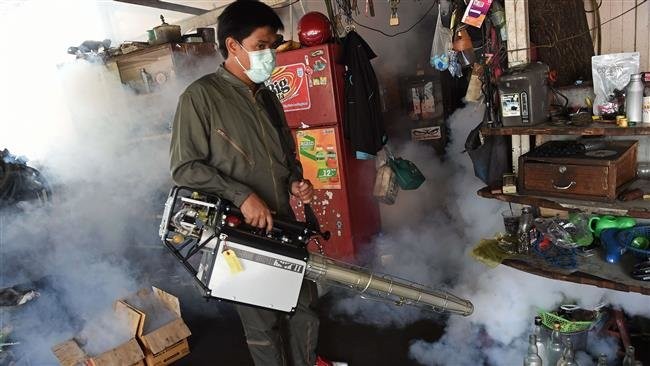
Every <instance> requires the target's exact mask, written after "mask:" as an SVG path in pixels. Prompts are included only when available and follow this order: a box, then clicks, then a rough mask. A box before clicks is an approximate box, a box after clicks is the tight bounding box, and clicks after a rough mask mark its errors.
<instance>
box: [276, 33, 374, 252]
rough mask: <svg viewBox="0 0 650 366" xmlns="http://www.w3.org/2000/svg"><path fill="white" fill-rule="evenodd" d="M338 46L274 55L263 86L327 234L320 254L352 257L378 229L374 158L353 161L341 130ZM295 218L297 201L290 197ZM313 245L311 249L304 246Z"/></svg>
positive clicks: (300, 215) (298, 213)
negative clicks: (281, 117) (280, 114)
mask: <svg viewBox="0 0 650 366" xmlns="http://www.w3.org/2000/svg"><path fill="white" fill-rule="evenodd" d="M340 55H341V50H340V46H338V45H335V44H323V45H319V46H313V47H308V48H301V49H298V50H293V51H287V52H283V53H279V54H278V55H277V67H276V69H275V70H274V71H273V75H272V76H271V80H270V81H269V82H268V84H267V85H268V86H269V88H270V89H271V90H273V91H274V92H275V93H276V95H277V96H278V98H279V99H280V101H281V102H282V106H283V107H284V111H285V114H286V117H287V122H288V124H289V127H290V128H291V129H292V130H293V133H294V137H295V139H296V151H297V153H298V154H299V157H300V162H301V163H302V166H303V173H304V177H305V179H309V180H310V181H311V182H312V183H313V185H314V189H315V199H314V200H313V201H312V203H311V205H312V207H313V208H314V211H315V213H316V215H317V217H318V220H319V223H320V225H321V230H322V231H326V230H328V231H330V232H331V234H332V236H331V238H330V240H329V241H327V242H325V243H323V244H324V250H325V254H326V255H327V256H330V257H332V258H336V259H347V260H354V259H355V258H356V257H357V255H358V254H360V251H361V250H362V249H363V247H364V245H365V244H367V243H368V242H369V241H370V240H371V239H372V237H373V236H374V235H375V234H377V233H378V232H379V230H380V217H379V206H378V204H377V201H376V200H375V199H374V197H373V196H372V190H373V185H374V180H375V161H374V160H357V159H356V158H355V156H354V154H355V152H354V151H351V149H350V146H349V142H348V141H347V140H346V139H345V137H344V135H343V116H344V108H345V99H344V79H343V77H344V68H345V67H344V66H343V65H342V64H340V63H339V62H338V60H339V59H340ZM291 204H292V207H293V210H294V212H295V213H296V216H297V217H298V219H304V214H303V208H302V203H300V202H298V201H297V200H295V199H293V200H292V203H291ZM310 249H312V250H313V249H314V248H310Z"/></svg>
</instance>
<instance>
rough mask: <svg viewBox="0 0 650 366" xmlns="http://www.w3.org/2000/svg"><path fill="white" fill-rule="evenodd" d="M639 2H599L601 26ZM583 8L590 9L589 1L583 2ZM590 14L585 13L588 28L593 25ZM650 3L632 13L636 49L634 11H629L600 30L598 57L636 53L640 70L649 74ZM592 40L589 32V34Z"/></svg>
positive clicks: (607, 0) (640, 1)
mask: <svg viewBox="0 0 650 366" xmlns="http://www.w3.org/2000/svg"><path fill="white" fill-rule="evenodd" d="M635 2H636V3H642V2H643V0H602V4H601V6H600V22H601V24H602V23H605V22H607V21H608V20H610V19H612V18H613V17H615V16H617V15H619V14H621V13H623V12H624V11H626V10H628V9H631V8H633V7H634V4H635ZM585 9H587V10H591V9H592V5H591V0H585ZM593 16H594V14H593V13H590V14H587V21H588V22H589V28H590V29H591V28H593V27H594V26H595V22H594V17H593ZM649 18H650V2H647V1H646V2H645V3H644V4H643V5H641V6H639V7H638V8H637V11H636V49H635V42H634V40H635V39H634V38H635V37H634V33H635V32H634V29H635V27H634V24H635V12H634V10H633V11H630V12H629V13H627V14H625V15H623V16H622V17H620V18H617V19H614V20H612V21H611V22H609V23H607V24H605V25H603V26H602V28H601V32H602V33H601V34H602V43H601V47H602V48H601V54H606V53H618V52H632V51H638V52H639V53H640V54H641V67H640V70H641V71H650V37H649V36H648V26H650V20H648V19H649ZM592 38H593V32H592Z"/></svg>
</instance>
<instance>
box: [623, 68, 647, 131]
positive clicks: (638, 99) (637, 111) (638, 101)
mask: <svg viewBox="0 0 650 366" xmlns="http://www.w3.org/2000/svg"><path fill="white" fill-rule="evenodd" d="M644 88H645V86H644V85H643V81H641V74H632V76H630V83H629V84H628V85H627V89H626V92H625V114H626V115H627V120H628V122H629V123H641V122H642V121H643V113H642V112H643V90H644Z"/></svg>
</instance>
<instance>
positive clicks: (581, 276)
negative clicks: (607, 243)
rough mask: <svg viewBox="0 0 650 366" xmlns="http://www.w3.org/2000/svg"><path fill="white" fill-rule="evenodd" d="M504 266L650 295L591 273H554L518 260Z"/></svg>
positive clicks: (552, 277) (558, 278)
mask: <svg viewBox="0 0 650 366" xmlns="http://www.w3.org/2000/svg"><path fill="white" fill-rule="evenodd" d="M502 264H503V265H505V266H508V267H512V268H515V269H518V270H520V271H523V272H526V273H530V274H534V275H537V276H541V277H546V278H551V279H554V280H559V281H567V282H574V283H579V284H582V285H591V286H596V287H601V288H608V289H611V290H616V291H623V292H637V293H640V294H643V295H650V288H647V287H642V286H634V285H627V284H623V283H619V282H616V281H611V280H608V279H606V278H602V277H597V276H593V275H591V274H589V273H583V272H574V273H571V274H566V273H562V272H554V271H551V270H548V269H544V268H539V267H535V266H532V265H530V264H529V263H526V262H524V261H521V260H516V259H505V260H504V261H503V262H502Z"/></svg>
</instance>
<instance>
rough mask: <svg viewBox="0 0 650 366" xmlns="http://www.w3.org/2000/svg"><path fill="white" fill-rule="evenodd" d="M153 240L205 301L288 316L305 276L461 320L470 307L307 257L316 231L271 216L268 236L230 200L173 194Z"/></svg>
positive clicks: (183, 191)
mask: <svg viewBox="0 0 650 366" xmlns="http://www.w3.org/2000/svg"><path fill="white" fill-rule="evenodd" d="M159 234H160V237H161V239H162V242H163V244H164V245H165V246H166V247H167V248H168V249H169V250H170V251H171V252H172V254H173V255H174V256H175V257H176V258H177V259H178V260H179V261H180V262H181V263H182V264H183V266H184V267H185V268H186V269H187V271H188V272H189V273H190V274H191V275H192V276H193V278H194V279H195V280H196V283H197V284H198V286H199V288H200V289H201V291H202V292H203V296H204V297H207V298H213V299H218V300H225V301H230V302H234V303H240V304H246V305H250V306H257V307H261V308H266V309H272V310H278V311H282V312H289V313H291V312H293V311H294V310H295V307H296V304H297V302H298V294H299V292H300V287H301V286H302V282H303V279H305V278H306V279H309V280H312V281H316V282H321V281H322V282H325V283H328V284H333V285H339V286H343V287H346V288H349V289H353V290H356V291H358V292H360V293H362V294H364V298H366V297H369V298H375V299H380V300H385V301H388V302H391V303H393V304H395V305H414V306H417V307H420V308H423V309H426V310H433V311H437V312H449V313H454V314H460V315H465V316H467V315H470V314H471V313H472V311H473V305H472V303H471V302H469V301H467V300H464V299H461V298H459V297H456V296H454V295H452V294H450V293H448V292H446V291H443V290H434V289H431V288H428V287H425V286H423V285H420V284H417V283H413V282H410V281H407V280H403V279H398V278H395V277H393V276H388V275H382V274H378V273H374V272H371V271H370V270H368V269H366V268H362V267H358V266H354V265H351V264H347V263H343V262H340V261H335V260H333V259H331V258H328V257H326V256H324V255H322V254H317V253H313V252H310V251H309V250H308V249H307V247H308V245H309V244H310V243H312V242H313V243H316V244H318V245H319V246H320V244H319V243H320V240H327V239H328V238H329V233H323V232H321V231H319V228H318V227H317V226H315V225H310V224H307V223H303V222H299V221H295V220H292V219H286V218H281V217H274V218H273V229H272V230H271V231H270V232H266V231H265V230H263V229H258V228H254V227H251V226H249V225H247V224H246V223H245V221H244V218H243V215H242V213H241V211H240V210H239V209H238V208H237V207H236V206H235V205H233V204H232V203H230V202H229V201H227V200H224V199H222V198H220V197H217V196H215V195H211V194H207V193H203V192H198V191H196V190H192V189H189V188H186V187H174V188H172V190H171V192H170V194H169V197H168V199H167V201H166V203H165V210H164V213H163V217H162V221H161V224H160V231H159Z"/></svg>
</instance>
